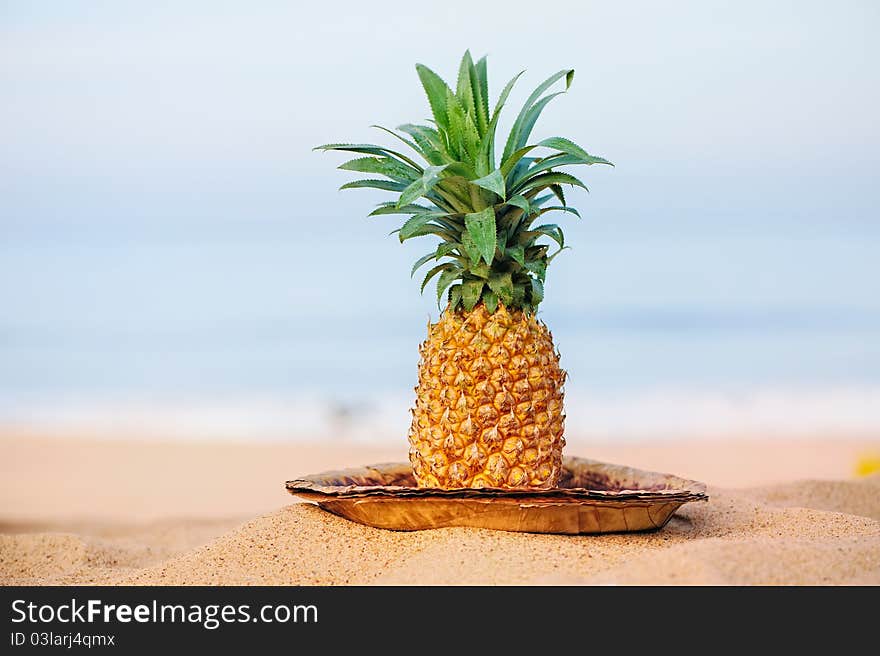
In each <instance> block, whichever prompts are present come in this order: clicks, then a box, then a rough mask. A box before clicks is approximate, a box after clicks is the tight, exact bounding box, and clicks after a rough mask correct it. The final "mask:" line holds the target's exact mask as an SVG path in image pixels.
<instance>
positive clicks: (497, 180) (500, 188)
mask: <svg viewBox="0 0 880 656" xmlns="http://www.w3.org/2000/svg"><path fill="white" fill-rule="evenodd" d="M474 184H475V185H477V186H478V187H480V188H481V189H485V190H486V191H491V192H492V193H493V194H496V195H497V196H498V197H499V198H504V197H505V196H506V195H507V192H506V191H505V190H504V176H503V175H501V171H499V170H498V169H495V170H494V171H492V172H491V173H490V174H489V175H487V176H484V177H482V178H478V179H476V180H474Z"/></svg>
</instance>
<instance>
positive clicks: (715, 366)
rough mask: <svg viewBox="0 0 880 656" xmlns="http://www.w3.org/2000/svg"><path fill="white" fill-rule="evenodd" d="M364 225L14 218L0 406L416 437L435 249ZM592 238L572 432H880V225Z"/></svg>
mask: <svg viewBox="0 0 880 656" xmlns="http://www.w3.org/2000/svg"><path fill="white" fill-rule="evenodd" d="M360 223H361V222H354V224H353V225H354V226H356V227H353V228H352V231H351V232H350V233H349V234H348V235H346V236H337V237H336V238H335V241H334V243H333V249H332V252H328V251H327V250H324V249H323V248H322V246H321V244H322V243H324V242H325V240H326V239H327V238H328V234H327V232H326V231H324V230H321V229H316V230H315V231H313V232H312V233H311V234H308V235H306V236H304V235H303V233H302V231H300V230H297V229H295V227H296V225H295V224H294V225H292V226H291V225H283V224H269V225H263V226H259V227H258V229H254V227H253V226H239V225H235V224H231V225H221V226H219V227H218V226H216V225H215V226H212V227H211V228H210V229H207V228H204V227H201V226H196V227H195V228H193V227H192V226H188V227H186V228H185V229H182V228H181V229H178V228H174V227H173V226H167V225H166V226H164V227H163V228H162V229H161V230H152V231H151V230H146V229H141V230H133V229H131V228H130V227H127V228H126V229H125V230H122V229H119V228H114V227H113V226H112V225H109V224H103V225H102V226H101V227H102V229H101V230H98V229H97V228H95V227H92V229H85V230H83V229H79V228H77V229H72V228H70V227H66V228H65V227H58V229H57V230H55V231H54V232H51V233H50V232H48V231H47V230H46V229H45V228H44V227H38V228H33V227H30V226H24V224H16V225H13V226H12V227H13V228H15V229H14V230H9V231H8V232H7V238H6V239H5V240H4V241H3V243H2V245H0V281H2V282H0V300H2V306H0V422H3V423H5V424H7V425H9V424H13V425H20V426H25V427H34V428H40V429H53V430H54V429H63V430H72V431H77V430H88V431H92V432H96V433H99V434H102V435H107V436H121V435H129V434H131V433H132V432H136V433H139V434H147V435H153V436H160V437H163V436H164V437H175V438H176V437H182V438H198V437H229V438H235V439H254V440H260V439H306V438H312V439H314V438H320V439H355V440H362V441H377V440H399V439H401V438H402V436H403V435H405V431H406V427H407V423H408V412H407V408H408V407H409V404H410V403H411V401H412V396H413V394H412V387H413V385H414V384H415V372H416V363H417V358H418V354H417V345H418V343H419V342H420V341H421V340H422V339H423V338H424V335H425V330H426V325H427V322H428V321H429V320H430V319H431V318H436V316H437V307H436V304H435V303H434V302H433V301H432V299H431V298H430V294H426V296H425V297H421V296H419V293H418V282H417V281H413V280H409V279H408V276H407V273H408V271H409V263H410V262H411V260H412V259H414V258H415V257H416V256H418V254H420V251H421V249H414V248H411V247H409V246H406V247H401V246H400V245H399V244H397V243H396V242H395V241H394V240H390V239H389V240H384V241H383V240H382V239H381V234H380V235H376V234H374V233H375V226H374V225H360ZM368 239H369V241H367V240H368ZM580 239H581V241H582V244H579V245H578V249H577V250H576V251H575V255H569V254H566V255H568V257H567V258H566V257H565V256H562V257H560V258H559V259H558V260H557V262H558V265H557V266H555V267H554V268H552V269H551V272H550V281H549V284H548V288H547V292H548V300H547V301H546V302H545V304H544V306H543V307H542V310H541V315H540V316H541V318H542V319H543V320H544V321H545V322H547V324H548V325H549V326H550V328H551V329H552V331H553V333H554V338H555V340H556V343H557V345H558V347H559V349H560V351H561V353H562V358H563V365H564V367H565V368H566V369H567V370H568V371H569V374H570V380H569V383H568V385H567V388H566V389H567V415H568V420H567V421H568V424H567V425H568V433H569V435H572V436H576V437H587V438H592V439H654V438H657V439H660V438H667V437H688V438H701V437H714V436H719V435H742V434H748V435H758V436H769V435H790V434H793V433H796V434H801V435H803V434H834V435H852V434H859V435H865V434H868V435H877V434H878V432H880V303H878V300H877V296H876V295H875V294H874V292H876V291H877V290H876V284H877V281H878V280H880V276H878V273H880V266H878V264H877V258H876V253H877V250H876V241H875V240H873V239H869V238H865V236H864V235H855V236H850V235H847V234H839V233H830V234H828V233H825V234H818V235H813V236H807V237H801V238H799V239H791V238H789V237H787V236H780V235H776V236H774V235H773V234H769V235H768V234H766V233H764V234H748V233H745V234H743V233H740V234H727V235H721V236H719V235H717V234H702V235H701V234H699V233H697V234H696V235H692V236H690V237H688V238H681V237H680V236H679V237H674V236H673V237H669V236H664V235H660V234H653V235H652V234H650V233H648V234H647V236H646V235H644V234H641V235H638V236H636V235H634V234H632V232H623V233H621V232H618V231H615V230H613V229H611V228H610V227H607V226H606V227H605V228H597V227H593V228H591V229H587V230H586V231H585V234H581V235H580ZM367 243H369V249H370V250H369V251H368V252H369V258H370V259H369V261H368V262H367V265H366V266H364V265H363V264H362V263H361V261H360V260H359V258H361V257H363V253H364V248H365V246H364V245H365V244H367ZM829 262H830V263H832V264H833V266H823V263H825V264H827V263H829Z"/></svg>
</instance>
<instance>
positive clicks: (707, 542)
mask: <svg viewBox="0 0 880 656" xmlns="http://www.w3.org/2000/svg"><path fill="white" fill-rule="evenodd" d="M810 485H814V484H813V483H805V484H804V486H806V487H805V488H804V489H801V487H800V486H784V487H786V488H788V487H791V488H792V489H797V490H801V492H800V493H801V494H802V495H806V494H807V492H805V491H804V490H805V489H807V488H808V487H809V486H810ZM866 487H867V486H865V485H863V484H861V483H856V484H852V485H848V484H845V485H844V488H843V489H844V490H849V492H848V494H849V495H851V496H853V499H850V500H849V501H848V502H847V500H846V499H844V498H843V496H845V493H844V492H841V493H840V495H838V497H836V498H835V499H836V501H835V504H836V505H837V507H842V505H846V503H845V502H847V503H849V504H850V506H852V507H857V508H859V509H861V510H863V511H870V512H872V513H876V511H877V508H876V506H877V505H878V504H880V501H878V500H877V498H876V497H874V501H873V504H874V505H873V506H872V507H866V506H865V504H864V503H863V500H862V497H861V494H862V492H863V491H864V489H865V488H866ZM762 493H763V494H764V495H765V496H766V495H767V494H770V490H763V491H762ZM779 494H780V495H781V497H780V498H782V497H785V498H792V497H791V495H792V494H793V493H792V492H791V491H790V490H788V489H786V490H782V491H780V492H779ZM817 494H819V493H817ZM786 495H788V496H786ZM774 504H775V505H770V504H769V503H768V502H766V501H764V500H762V499H759V498H758V497H757V496H755V497H752V496H749V494H748V493H742V492H725V491H718V490H716V491H713V498H712V501H710V502H709V503H708V504H691V505H688V506H686V507H685V508H684V509H683V510H682V511H681V512H680V513H679V515H677V516H676V517H674V518H673V520H672V521H671V522H670V524H669V525H668V526H667V527H666V529H664V530H662V531H658V532H653V533H644V534H628V535H606V536H554V535H527V534H520V533H503V532H496V531H486V530H475V529H467V528H451V529H440V530H436V531H425V532H415V533H393V532H389V531H382V530H378V529H371V528H368V527H364V526H360V525H357V524H353V523H350V522H348V521H346V520H343V519H340V518H338V517H335V516H333V515H330V514H327V513H324V512H322V511H321V510H319V509H318V508H316V507H314V506H310V505H305V504H294V505H291V506H287V507H285V508H283V509H281V510H279V511H278V512H276V513H272V514H270V515H266V516H263V517H260V518H258V519H255V520H253V521H251V522H249V523H247V524H245V525H243V526H240V527H239V528H237V529H235V530H234V531H232V532H231V533H229V534H227V535H224V536H222V537H221V538H219V539H217V540H216V541H214V542H213V543H211V544H209V545H206V546H204V547H201V548H199V549H196V550H194V551H192V552H189V553H187V554H184V555H182V556H180V557H177V558H174V559H171V560H170V561H168V562H166V563H163V564H162V565H159V566H155V567H151V568H147V569H144V570H142V571H139V572H138V573H137V574H135V575H134V576H130V577H124V578H123V579H122V581H121V582H125V583H135V584H139V583H140V584H291V585H295V584H331V585H335V584H370V583H427V584H433V583H437V584H467V583H475V584H476V583H497V584H508V583H510V584H513V583H592V582H596V583H598V582H602V583H732V584H735V583H783V582H784V583H807V584H821V583H829V582H853V583H875V582H877V581H880V522H878V521H876V520H874V519H871V518H870V517H868V516H866V515H863V514H846V513H842V512H829V511H826V510H818V509H814V508H808V507H776V506H778V505H781V502H774ZM798 505H801V506H803V505H805V504H798ZM869 505H870V504H869ZM847 507H849V506H847Z"/></svg>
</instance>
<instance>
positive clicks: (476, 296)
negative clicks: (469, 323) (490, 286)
mask: <svg viewBox="0 0 880 656" xmlns="http://www.w3.org/2000/svg"><path fill="white" fill-rule="evenodd" d="M483 286H484V283H483V281H482V280H465V281H464V282H463V283H461V302H462V304H463V305H464V309H465V310H467V311H468V312H470V311H471V310H473V309H474V307H475V306H476V305H477V303H478V302H479V301H480V296H481V294H482V292H483Z"/></svg>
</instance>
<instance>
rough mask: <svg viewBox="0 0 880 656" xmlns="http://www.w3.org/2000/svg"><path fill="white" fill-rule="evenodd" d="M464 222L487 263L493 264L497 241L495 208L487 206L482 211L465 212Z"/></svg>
mask: <svg viewBox="0 0 880 656" xmlns="http://www.w3.org/2000/svg"><path fill="white" fill-rule="evenodd" d="M464 224H465V226H466V227H467V231H468V234H469V235H470V236H471V239H472V240H473V242H474V245H475V246H476V247H477V250H479V251H480V255H482V256H483V259H484V260H485V261H486V264H492V259H493V258H494V257H495V246H496V243H497V242H496V236H495V210H494V209H493V208H491V207H487V208H486V209H484V210H483V211H482V212H474V213H473V214H465V216H464Z"/></svg>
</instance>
